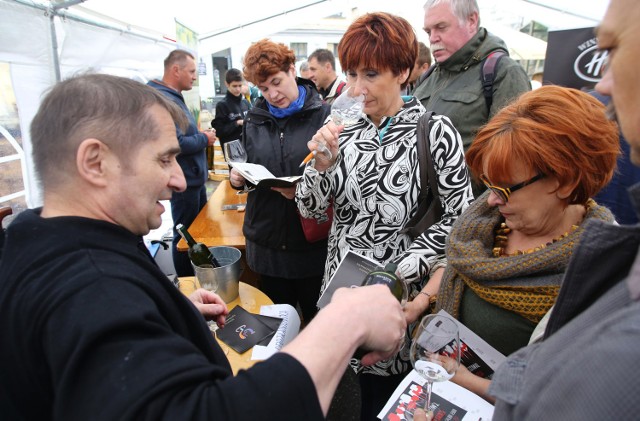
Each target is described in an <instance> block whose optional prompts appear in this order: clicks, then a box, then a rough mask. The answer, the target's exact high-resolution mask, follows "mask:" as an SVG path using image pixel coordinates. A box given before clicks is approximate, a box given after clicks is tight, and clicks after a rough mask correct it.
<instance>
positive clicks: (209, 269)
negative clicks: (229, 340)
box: [192, 263, 218, 332]
mask: <svg viewBox="0 0 640 421" xmlns="http://www.w3.org/2000/svg"><path fill="white" fill-rule="evenodd" d="M192 266H193V271H194V273H195V274H196V279H197V280H198V282H199V283H200V286H201V287H202V288H204V289H206V290H208V291H211V292H216V291H217V290H218V279H217V278H216V274H215V268H214V267H213V265H208V264H205V265H200V266H196V265H194V264H193V263H192ZM207 325H208V326H209V330H211V331H212V332H215V331H216V330H218V325H217V324H216V322H215V320H209V321H207Z"/></svg>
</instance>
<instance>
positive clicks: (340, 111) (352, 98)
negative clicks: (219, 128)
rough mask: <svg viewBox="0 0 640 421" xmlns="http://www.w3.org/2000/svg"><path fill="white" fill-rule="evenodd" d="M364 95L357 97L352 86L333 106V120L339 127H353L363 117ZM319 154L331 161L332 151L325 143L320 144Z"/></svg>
mask: <svg viewBox="0 0 640 421" xmlns="http://www.w3.org/2000/svg"><path fill="white" fill-rule="evenodd" d="M364 99H365V97H364V95H362V94H360V95H355V89H354V88H353V86H350V87H349V88H347V89H346V90H345V91H343V92H342V93H341V94H340V96H338V98H336V100H335V101H334V102H333V104H331V120H333V122H334V123H335V124H336V125H338V126H352V125H354V124H356V123H357V122H358V120H360V118H361V117H362V110H363V109H364ZM316 150H317V151H318V152H320V153H322V154H324V155H326V157H327V159H331V158H332V155H331V151H329V148H327V145H325V144H324V143H320V142H318V148H317V149H316Z"/></svg>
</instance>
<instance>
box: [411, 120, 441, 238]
mask: <svg viewBox="0 0 640 421" xmlns="http://www.w3.org/2000/svg"><path fill="white" fill-rule="evenodd" d="M432 116H433V111H428V112H426V113H424V114H423V115H422V116H420V118H419V119H418V125H417V128H416V132H417V141H416V148H417V154H418V165H419V166H420V194H419V195H418V211H417V212H416V214H415V215H414V216H413V218H411V219H410V220H409V221H408V222H407V225H406V226H405V228H404V229H403V230H402V232H404V233H407V234H409V236H410V237H411V238H416V237H418V236H419V235H420V234H422V233H423V232H425V231H426V230H427V228H429V227H430V226H431V225H433V224H434V223H436V222H438V221H439V220H440V218H441V217H442V214H443V209H442V203H441V202H440V195H439V193H438V176H437V174H436V171H435V167H434V166H433V157H432V156H431V147H430V145H429V136H430V132H431V120H432Z"/></svg>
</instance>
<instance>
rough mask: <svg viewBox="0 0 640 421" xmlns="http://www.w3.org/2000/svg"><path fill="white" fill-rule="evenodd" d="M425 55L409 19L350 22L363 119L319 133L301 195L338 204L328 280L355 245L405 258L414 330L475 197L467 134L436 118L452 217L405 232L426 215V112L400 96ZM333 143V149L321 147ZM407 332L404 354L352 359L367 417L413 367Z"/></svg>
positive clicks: (311, 208)
mask: <svg viewBox="0 0 640 421" xmlns="http://www.w3.org/2000/svg"><path fill="white" fill-rule="evenodd" d="M417 54H418V41H417V39H416V35H415V33H414V31H413V28H412V27H411V25H410V24H409V23H408V22H407V21H406V20H405V19H403V18H401V17H398V16H393V15H390V14H388V13H371V14H366V15H364V16H362V17H360V18H358V19H357V20H356V21H354V22H353V23H352V24H351V26H350V27H349V28H348V29H347V31H346V32H345V34H344V36H343V38H342V40H341V41H340V44H339V45H338V57H339V59H340V64H341V67H342V69H345V70H346V74H347V83H348V85H349V86H350V87H351V89H353V91H354V92H353V95H354V96H358V95H364V97H365V100H364V106H363V109H362V112H361V115H360V117H359V119H358V120H357V122H355V124H351V125H336V123H335V122H334V121H331V122H329V123H327V124H326V125H325V126H323V127H322V128H321V129H320V130H319V131H318V132H317V133H316V134H315V135H314V136H313V137H312V138H311V140H312V141H311V142H309V143H308V146H309V149H311V150H317V153H316V159H315V161H314V162H313V163H310V164H308V165H307V166H306V168H305V172H304V177H303V179H302V181H301V182H300V183H298V186H297V191H296V199H297V201H298V208H299V210H300V213H301V214H302V215H303V216H306V217H313V216H316V215H318V214H321V213H323V212H324V211H325V209H327V207H328V206H329V204H330V203H333V207H334V221H333V226H332V228H331V232H330V234H329V248H328V254H329V255H328V257H327V263H326V266H325V275H324V282H325V284H326V282H328V281H329V280H330V279H331V276H332V275H333V274H334V272H335V271H336V268H337V266H338V264H339V263H340V261H341V260H342V258H343V257H344V256H345V255H346V254H347V252H348V251H353V252H355V253H358V254H361V255H364V256H367V257H369V258H372V259H375V260H377V261H378V262H380V264H381V266H384V265H385V264H386V263H388V262H394V263H397V264H398V270H399V272H400V273H401V275H403V276H404V278H405V279H406V280H407V282H409V283H410V290H411V294H410V296H411V298H412V300H411V301H409V302H408V303H407V304H406V306H405V315H406V318H407V322H409V323H410V324H411V327H410V329H411V328H412V327H413V325H415V322H416V320H417V319H418V317H419V316H420V315H421V314H422V313H423V312H424V310H425V309H426V308H427V307H428V305H429V298H430V296H432V295H435V294H436V292H437V291H438V286H439V280H440V276H441V273H442V269H443V266H444V263H443V259H444V246H445V240H446V238H447V234H448V232H449V230H450V229H451V226H452V225H453V222H454V221H455V219H456V218H457V217H458V215H459V214H460V213H461V212H462V211H463V210H464V209H465V208H466V207H467V206H468V204H469V203H470V202H471V200H472V199H473V196H472V192H471V187H470V183H469V176H468V174H467V168H466V165H465V162H464V153H463V149H462V142H461V140H460V135H459V134H458V132H457V131H456V129H455V128H454V127H453V125H452V124H451V122H450V120H449V119H448V118H447V117H445V116H440V115H434V116H433V117H432V118H431V120H430V123H429V127H430V133H429V134H428V135H429V139H430V152H431V156H432V157H433V163H434V166H435V172H436V173H437V174H438V180H437V183H438V186H439V191H440V195H441V196H440V199H441V202H442V205H443V206H442V207H443V209H444V212H443V216H442V218H441V220H440V221H438V222H436V223H435V224H433V225H432V226H431V227H429V228H428V229H427V230H426V231H425V232H424V233H422V234H421V235H419V236H418V237H416V238H415V239H412V238H411V237H410V236H409V235H407V234H406V233H403V232H402V230H403V229H404V228H405V226H406V225H407V223H408V221H409V220H410V219H411V218H412V217H413V216H414V215H415V214H416V213H417V210H418V205H419V203H418V194H419V193H420V186H421V180H420V165H419V159H418V156H417V146H416V143H417V133H416V131H417V130H416V129H417V122H418V119H419V118H420V116H421V115H422V114H424V113H425V112H426V110H425V108H424V107H423V106H422V105H421V104H420V102H419V101H418V100H417V99H416V98H415V97H403V96H401V92H402V90H403V89H404V88H405V87H406V85H407V80H408V78H409V74H410V72H411V69H412V68H413V66H414V64H415V59H416V56H417ZM325 147H326V148H328V149H329V151H330V154H324V153H323V152H322V151H323V149H324V148H325ZM346 316H347V315H345V317H346ZM409 331H410V330H409ZM409 331H408V332H409ZM408 332H407V334H406V338H405V346H404V347H403V349H402V351H401V352H400V353H399V354H397V355H396V357H394V358H392V359H390V360H387V361H383V362H380V363H378V364H376V365H375V366H372V367H363V366H362V365H361V364H360V361H359V360H357V359H354V360H352V362H353V364H352V365H353V367H354V369H356V370H357V371H358V372H359V373H360V374H359V380H360V385H361V390H362V393H361V396H362V405H361V408H362V413H361V419H362V420H371V419H375V418H376V415H377V413H378V412H379V411H380V409H382V407H383V406H384V403H385V402H386V400H387V399H388V398H389V396H390V395H391V393H392V392H393V390H394V389H395V387H396V386H397V385H398V384H399V382H400V381H401V380H402V379H403V377H404V375H405V373H406V372H408V371H409V370H410V369H411V363H410V362H409V346H408V343H409V342H410V336H409V333H408Z"/></svg>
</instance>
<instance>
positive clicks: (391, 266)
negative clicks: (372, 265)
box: [362, 263, 408, 306]
mask: <svg viewBox="0 0 640 421" xmlns="http://www.w3.org/2000/svg"><path fill="white" fill-rule="evenodd" d="M397 269H398V265H397V264H395V263H387V264H386V265H385V267H384V269H376V270H374V271H373V272H369V274H368V275H367V277H366V278H364V281H362V286H367V285H375V284H383V285H386V286H388V287H389V289H390V290H391V293H392V294H393V296H394V297H396V298H397V299H398V301H399V302H400V304H401V305H402V306H404V305H405V303H406V302H407V298H408V297H407V295H408V291H407V285H406V284H405V282H404V279H403V278H402V275H399V274H397V273H396V270H397Z"/></svg>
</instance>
